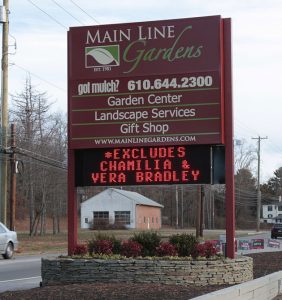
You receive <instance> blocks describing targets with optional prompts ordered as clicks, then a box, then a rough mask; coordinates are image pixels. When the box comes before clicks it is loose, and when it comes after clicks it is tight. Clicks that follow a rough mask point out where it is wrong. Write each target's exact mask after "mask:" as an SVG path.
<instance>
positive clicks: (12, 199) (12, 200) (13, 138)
mask: <svg viewBox="0 0 282 300" xmlns="http://www.w3.org/2000/svg"><path fill="white" fill-rule="evenodd" d="M15 150H16V126H15V124H11V151H12V153H11V162H10V164H11V172H10V173H11V175H10V185H11V187H10V230H15V221H16V184H17V176H16V175H17V174H16V173H17V172H16V168H17V167H16V153H15Z"/></svg>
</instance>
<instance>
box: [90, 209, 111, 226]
mask: <svg viewBox="0 0 282 300" xmlns="http://www.w3.org/2000/svg"><path fill="white" fill-rule="evenodd" d="M93 217H94V218H93V224H94V225H107V224H109V212H108V211H94V212H93Z"/></svg>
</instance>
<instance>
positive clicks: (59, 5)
mask: <svg viewBox="0 0 282 300" xmlns="http://www.w3.org/2000/svg"><path fill="white" fill-rule="evenodd" d="M52 2H54V3H55V4H56V5H57V6H58V7H60V8H61V9H62V10H63V11H64V12H66V13H67V14H68V15H70V16H71V17H72V18H74V19H75V20H76V21H77V22H78V23H79V24H81V25H84V24H83V23H82V22H81V21H80V20H79V19H77V18H76V17H75V16H74V15H72V14H71V13H70V12H68V11H67V10H66V9H65V8H64V7H63V6H62V5H61V4H59V3H58V2H57V1H55V0H52Z"/></svg>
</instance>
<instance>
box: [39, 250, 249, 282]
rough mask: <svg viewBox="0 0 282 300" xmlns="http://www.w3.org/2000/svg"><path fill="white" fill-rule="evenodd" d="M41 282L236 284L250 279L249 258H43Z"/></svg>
mask: <svg viewBox="0 0 282 300" xmlns="http://www.w3.org/2000/svg"><path fill="white" fill-rule="evenodd" d="M41 275H42V284H43V285H44V286H46V285H60V284H61V285H62V284H71V283H87V282H89V283H90V282H92V283H93V282H135V283H137V282H140V283H162V284H179V285H197V286H204V285H221V284H238V283H242V282H246V281H249V280H252V279H253V260H252V258H250V257H243V256H242V257H238V258H236V259H221V260H202V261H197V260H192V261H189V260H183V261H181V260H149V259H124V260H111V259H109V260H103V259H71V258H58V259H42V268H41Z"/></svg>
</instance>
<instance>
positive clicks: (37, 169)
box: [11, 78, 66, 235]
mask: <svg viewBox="0 0 282 300" xmlns="http://www.w3.org/2000/svg"><path fill="white" fill-rule="evenodd" d="M12 100H13V110H11V118H12V119H13V122H14V123H16V124H17V129H18V130H17V145H18V152H19V154H20V155H21V159H22V161H23V163H24V166H25V167H24V170H25V171H24V174H22V178H21V180H19V184H18V195H19V197H20V198H21V199H22V200H23V202H24V203H25V205H26V207H27V206H28V207H29V219H30V234H31V235H36V234H37V232H38V230H39V232H40V234H45V233H46V218H47V216H48V214H50V215H53V212H54V207H53V202H54V201H57V200H56V199H57V194H60V201H65V198H66V196H63V197H62V195H61V192H60V193H59V192H58V191H61V190H64V191H65V190H66V187H65V186H66V170H65V168H64V167H63V166H64V164H65V162H66V120H65V118H64V117H63V116H62V115H60V114H52V113H51V104H50V103H48V97H47V94H46V93H42V92H39V91H37V90H36V88H35V87H34V86H33V85H32V84H31V80H30V78H27V79H26V82H25V86H24V89H23V91H22V92H21V93H18V94H16V95H12ZM58 172H59V173H60V175H58ZM59 184H60V185H62V186H63V188H62V187H61V186H60V187H58V185H59ZM54 187H55V188H54ZM60 206H61V207H62V205H60ZM57 218H59V212H58V214H57Z"/></svg>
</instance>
